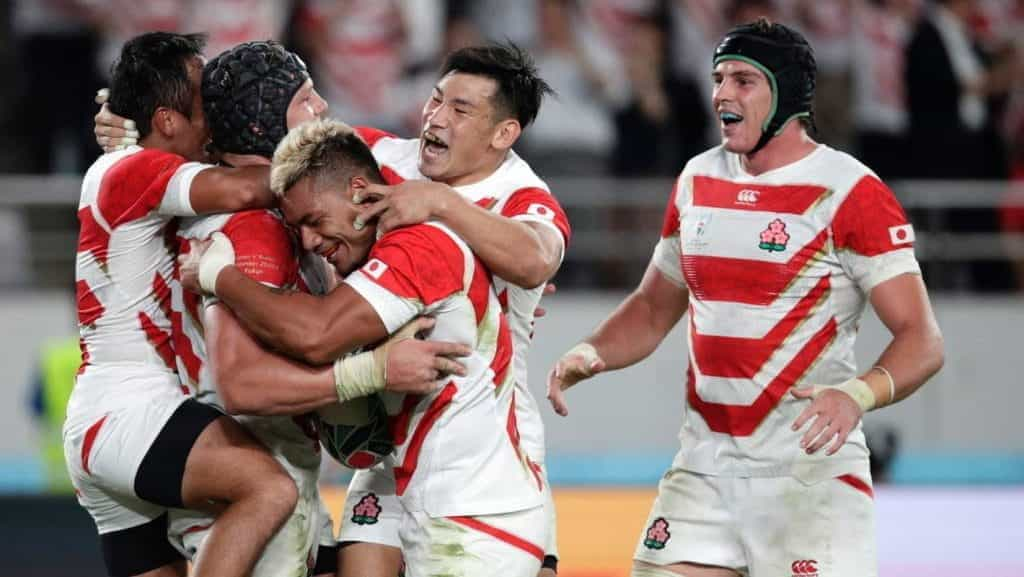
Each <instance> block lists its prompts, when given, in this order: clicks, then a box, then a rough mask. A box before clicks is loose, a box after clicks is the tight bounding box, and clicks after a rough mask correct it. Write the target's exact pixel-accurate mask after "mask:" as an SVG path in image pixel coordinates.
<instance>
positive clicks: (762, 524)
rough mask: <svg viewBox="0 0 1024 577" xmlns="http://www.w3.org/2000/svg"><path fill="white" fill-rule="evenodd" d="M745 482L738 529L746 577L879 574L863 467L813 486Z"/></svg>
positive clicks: (785, 481) (772, 481)
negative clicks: (744, 553)
mask: <svg viewBox="0 0 1024 577" xmlns="http://www.w3.org/2000/svg"><path fill="white" fill-rule="evenodd" d="M745 481H746V482H747V483H748V484H749V485H750V489H749V490H748V495H749V496H748V497H744V496H742V495H739V498H740V499H742V500H743V501H744V502H745V503H746V506H745V507H744V511H746V512H748V514H747V517H746V518H745V519H743V520H742V523H741V525H740V527H741V531H742V532H743V535H742V536H743V540H744V543H745V545H746V547H747V549H748V551H750V575H751V577H763V576H771V575H781V574H786V575H799V576H804V575H807V576H810V575H816V576H817V577H873V576H875V575H877V574H878V567H877V563H878V561H877V554H876V548H875V515H874V502H873V500H872V496H871V493H872V489H871V478H870V474H869V473H868V471H867V467H866V465H865V467H864V471H863V472H862V473H860V474H858V475H844V476H843V477H841V478H830V479H825V480H820V481H817V482H813V483H805V482H802V481H800V480H797V479H794V478H791V477H783V478H771V479H747V480H745Z"/></svg>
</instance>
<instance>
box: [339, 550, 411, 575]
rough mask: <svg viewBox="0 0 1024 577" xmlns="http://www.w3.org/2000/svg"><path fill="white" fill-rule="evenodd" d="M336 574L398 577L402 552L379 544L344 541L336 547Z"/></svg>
mask: <svg viewBox="0 0 1024 577" xmlns="http://www.w3.org/2000/svg"><path fill="white" fill-rule="evenodd" d="M338 547H339V548H338V574H339V575H359V576H360V577H398V575H399V573H400V572H401V570H402V550H401V549H399V548H398V547H393V546H391V545H382V544H380V543H360V542H357V541H346V542H342V543H339V546H338Z"/></svg>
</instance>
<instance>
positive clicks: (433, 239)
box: [374, 223, 465, 262]
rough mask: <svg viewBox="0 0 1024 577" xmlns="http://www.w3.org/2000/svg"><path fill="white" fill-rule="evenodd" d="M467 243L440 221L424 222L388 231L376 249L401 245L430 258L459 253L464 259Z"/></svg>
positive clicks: (404, 249)
mask: <svg viewBox="0 0 1024 577" xmlns="http://www.w3.org/2000/svg"><path fill="white" fill-rule="evenodd" d="M463 246H465V243H463V242H462V240H461V239H459V237H458V236H457V235H456V234H455V233H454V232H452V231H451V230H450V229H449V228H447V227H446V226H444V225H442V224H438V223H422V224H416V225H413V226H407V227H403V228H399V229H395V230H393V231H391V232H388V233H387V234H385V235H384V236H382V237H381V238H380V240H378V241H377V244H376V245H374V250H377V249H386V248H390V247H399V248H401V249H403V251H406V252H409V251H415V252H416V253H419V254H420V255H421V256H423V257H425V258H427V259H429V260H438V259H440V260H449V259H451V258H452V257H454V256H455V255H458V260H459V261H460V262H461V260H462V247H463Z"/></svg>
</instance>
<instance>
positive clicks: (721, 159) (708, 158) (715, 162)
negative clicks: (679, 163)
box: [679, 145, 731, 178]
mask: <svg viewBox="0 0 1024 577" xmlns="http://www.w3.org/2000/svg"><path fill="white" fill-rule="evenodd" d="M729 154H731V153H730V152H728V151H726V150H725V148H723V147H722V146H721V145H718V146H715V147H713V148H709V149H707V150H705V151H704V152H702V153H700V154H698V155H697V156H694V157H693V158H691V159H690V160H689V161H687V163H686V165H685V166H683V170H682V172H681V173H680V174H679V177H680V178H685V177H688V176H693V175H694V174H712V175H718V174H721V173H722V172H724V171H725V167H726V166H727V164H728V159H729Z"/></svg>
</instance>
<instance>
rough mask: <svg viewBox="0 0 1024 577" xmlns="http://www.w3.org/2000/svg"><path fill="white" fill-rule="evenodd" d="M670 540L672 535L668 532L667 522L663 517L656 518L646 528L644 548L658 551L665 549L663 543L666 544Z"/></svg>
mask: <svg viewBox="0 0 1024 577" xmlns="http://www.w3.org/2000/svg"><path fill="white" fill-rule="evenodd" d="M671 538H672V533H669V531H668V521H666V520H665V518H664V517H658V518H657V519H655V520H654V522H653V523H651V526H650V527H648V528H647V533H646V534H645V535H644V547H647V548H648V549H654V550H656V551H660V550H662V549H664V548H665V543H668V540H669V539H671Z"/></svg>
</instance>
